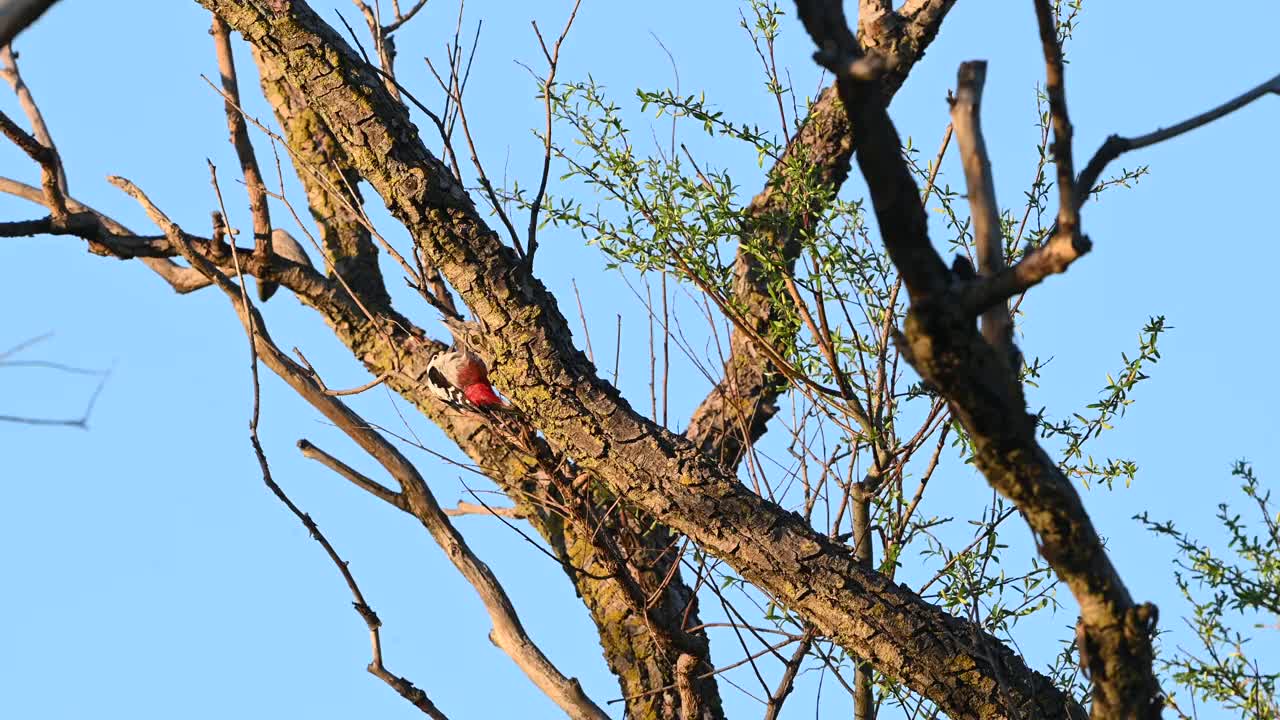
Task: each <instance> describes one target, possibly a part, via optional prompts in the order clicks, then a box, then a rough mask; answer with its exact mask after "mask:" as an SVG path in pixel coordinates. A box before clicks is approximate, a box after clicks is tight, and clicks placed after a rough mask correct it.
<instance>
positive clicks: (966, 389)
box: [797, 0, 1161, 718]
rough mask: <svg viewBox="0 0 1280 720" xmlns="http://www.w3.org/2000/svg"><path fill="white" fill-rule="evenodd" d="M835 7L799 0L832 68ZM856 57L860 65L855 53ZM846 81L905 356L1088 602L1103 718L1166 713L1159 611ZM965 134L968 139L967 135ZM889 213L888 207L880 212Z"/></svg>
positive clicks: (1071, 222)
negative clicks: (1131, 574) (1123, 574)
mask: <svg viewBox="0 0 1280 720" xmlns="http://www.w3.org/2000/svg"><path fill="white" fill-rule="evenodd" d="M833 4H834V3H833V2H831V0H827V1H826V2H824V1H823V0H809V1H806V0H797V6H798V8H799V9H800V11H801V13H802V17H803V18H805V24H806V27H808V28H809V29H810V32H811V33H813V34H814V40H815V42H816V43H817V44H818V46H819V47H820V48H822V49H823V50H822V51H821V52H820V53H819V55H820V59H821V60H826V61H828V62H833V60H832V53H831V51H830V50H829V49H830V48H831V47H833V46H836V47H837V48H838V52H846V51H845V49H844V48H842V47H839V43H838V40H833V39H832V38H839V37H840V36H841V34H840V32H839V29H832V28H830V27H828V26H827V25H825V24H824V22H827V21H830V19H831V18H833V17H835V16H836V12H837V10H838V8H833V7H832V6H833ZM1036 9H1037V15H1038V17H1039V19H1040V29H1041V38H1042V40H1044V42H1045V43H1046V45H1045V54H1046V58H1047V64H1048V66H1049V76H1050V81H1049V84H1050V98H1051V107H1052V111H1051V112H1052V114H1053V115H1054V127H1055V133H1056V137H1057V141H1058V147H1057V151H1056V153H1055V158H1056V159H1057V160H1058V162H1059V163H1060V165H1059V169H1060V177H1065V178H1066V182H1067V183H1068V188H1067V189H1066V190H1063V191H1062V192H1061V195H1062V198H1063V202H1064V203H1066V204H1067V205H1071V203H1072V200H1071V198H1072V197H1073V195H1072V191H1071V188H1070V183H1071V182H1072V177H1071V172H1070V170H1071V164H1070V163H1071V159H1070V124H1069V122H1068V121H1067V116H1066V106H1065V101H1064V100H1063V90H1062V78H1061V70H1062V68H1061V53H1060V51H1059V50H1058V48H1057V34H1056V33H1057V31H1056V22H1054V21H1053V19H1052V18H1048V23H1049V25H1050V27H1049V28H1048V29H1047V30H1046V27H1045V23H1046V17H1045V14H1046V13H1050V12H1051V10H1050V9H1049V7H1048V3H1047V2H1045V1H1044V0H1037V2H1036ZM824 18H825V20H824ZM845 32H847V30H846V31H845ZM1049 43H1052V47H1050V46H1049ZM849 54H852V55H853V56H854V57H855V58H856V55H857V53H856V50H854V51H852V53H849ZM833 65H834V66H836V67H845V66H847V63H846V62H845V61H844V60H840V58H839V56H837V57H836V58H835V62H833ZM838 83H839V87H840V88H841V91H842V98H844V99H845V104H846V108H847V110H848V112H849V115H850V119H851V121H852V122H853V125H854V128H855V130H856V131H857V137H858V138H859V147H858V150H857V152H858V160H859V166H860V167H861V168H862V170H863V175H864V176H865V177H866V180H867V184H868V186H869V188H870V191H871V194H872V198H873V201H875V204H876V207H877V219H878V220H879V222H880V227H881V232H882V235H883V236H884V243H885V246H886V248H887V250H888V251H889V255H890V257H891V258H892V260H893V262H894V265H895V266H896V267H897V268H898V270H899V272H900V273H901V275H902V277H903V278H904V281H905V283H906V285H907V288H908V291H909V292H910V294H911V307H910V309H909V311H908V314H907V319H906V324H905V327H904V331H903V333H902V334H901V335H900V347H901V348H902V350H903V354H904V355H905V356H906V357H907V358H908V360H909V361H910V362H911V364H912V365H913V367H915V368H916V370H917V371H918V372H919V373H920V375H921V377H922V378H923V379H924V380H925V381H926V382H927V383H929V384H930V385H932V386H933V387H934V388H936V389H937V391H938V392H939V393H940V394H941V395H942V396H943V397H945V398H946V399H947V400H948V401H949V402H950V404H951V407H952V411H953V413H954V415H955V417H956V418H957V419H958V420H959V421H960V422H961V424H962V425H963V426H964V428H965V430H966V431H967V432H968V433H969V436H970V439H971V440H972V442H973V444H974V454H975V460H976V464H977V466H978V468H979V469H980V470H981V471H982V472H983V474H984V475H985V476H986V478H987V480H988V481H989V482H990V483H991V485H992V486H993V487H995V488H996V489H997V490H998V491H999V492H1000V493H1001V494H1003V495H1004V496H1006V497H1008V498H1010V499H1011V500H1012V501H1013V502H1014V504H1015V505H1016V506H1017V507H1018V509H1019V510H1020V511H1021V512H1022V514H1023V515H1024V517H1025V518H1026V520H1027V522H1028V524H1029V525H1030V526H1031V529H1032V530H1033V531H1034V532H1035V534H1036V537H1037V540H1038V541H1039V545H1040V551H1041V553H1042V554H1043V555H1044V557H1045V558H1046V559H1047V560H1048V562H1049V564H1050V565H1051V566H1052V567H1053V569H1054V570H1055V572H1056V573H1057V574H1058V576H1059V577H1060V578H1062V579H1063V580H1064V581H1065V582H1066V583H1067V585H1068V586H1069V587H1070V588H1071V591H1072V593H1073V594H1074V595H1075V597H1076V600H1077V601H1078V602H1079V604H1080V608H1081V617H1082V620H1081V622H1082V624H1083V627H1084V629H1085V632H1084V635H1085V636H1086V637H1087V638H1088V641H1089V644H1090V646H1091V648H1090V650H1091V652H1090V653H1089V656H1090V657H1091V658H1092V660H1091V662H1090V663H1089V669H1090V671H1091V674H1092V679H1093V686H1094V690H1095V694H1094V698H1093V708H1092V712H1093V715H1094V717H1097V718H1103V717H1106V718H1111V717H1132V718H1149V717H1158V716H1159V711H1160V704H1161V703H1160V700H1159V697H1160V695H1159V688H1158V686H1157V684H1156V681H1155V677H1154V675H1153V674H1152V671H1151V660H1152V650H1151V637H1152V633H1153V632H1154V628H1155V619H1156V612H1155V608H1154V607H1153V606H1151V605H1149V604H1144V605H1137V604H1135V603H1134V602H1133V600H1132V598H1131V597H1130V596H1129V593H1128V590H1126V589H1125V586H1124V583H1123V581H1122V580H1121V578H1120V576H1119V574H1118V573H1117V571H1116V569H1115V567H1114V566H1113V565H1112V564H1111V561H1110V559H1109V558H1108V556H1107V553H1106V550H1105V549H1104V548H1103V545H1102V541H1101V539H1100V538H1099V537H1098V534H1097V532H1096V531H1095V529H1094V527H1093V524H1092V523H1091V521H1090V520H1089V516H1088V514H1087V513H1086V512H1085V510H1084V506H1083V504H1082V503H1081V501H1080V497H1079V495H1078V494H1077V492H1076V490H1075V488H1074V486H1072V484H1071V482H1070V480H1069V479H1068V478H1067V477H1065V476H1064V475H1063V473H1062V471H1061V469H1060V468H1059V467H1058V465H1057V464H1056V463H1055V462H1053V460H1052V459H1050V458H1049V456H1048V454H1047V453H1045V451H1044V450H1043V449H1042V448H1041V447H1040V446H1039V444H1038V443H1037V441H1036V431H1037V427H1036V420H1035V417H1034V416H1033V415H1030V414H1028V413H1027V411H1026V401H1025V398H1024V397H1023V394H1022V386H1021V383H1020V382H1019V380H1018V376H1017V371H1018V368H1015V367H1013V366H1012V364H1011V363H1009V362H1008V361H1007V360H1006V359H1005V358H1002V357H1001V353H1000V351H998V350H997V349H996V348H994V347H992V345H991V344H989V343H988V342H986V341H985V340H983V338H982V337H980V336H979V335H978V333H977V332H976V329H975V327H974V322H973V320H974V316H973V314H970V311H971V310H972V307H970V306H966V305H965V304H964V303H962V302H958V301H957V300H958V299H959V298H957V297H955V296H954V295H961V294H962V283H961V282H956V280H963V279H964V278H963V277H961V278H955V277H953V276H951V275H950V273H948V272H947V271H946V270H945V269H942V270H939V268H940V266H941V260H940V258H938V256H937V254H936V252H934V251H933V249H932V246H931V245H930V244H929V238H928V236H927V229H926V227H925V226H924V225H923V223H921V222H920V221H919V218H920V216H921V214H922V213H923V206H922V205H921V204H920V202H919V200H918V199H916V198H913V199H912V202H911V203H910V204H908V203H907V199H906V198H907V192H906V189H905V188H904V183H903V180H902V178H903V177H904V176H905V172H906V168H905V163H904V162H903V161H902V159H901V157H900V156H898V155H897V149H898V147H899V145H898V138H897V134H896V132H895V131H894V129H893V126H892V123H891V122H890V121H889V119H888V115H887V114H886V113H885V111H884V104H883V101H882V100H881V98H880V95H879V93H877V92H875V89H874V83H873V82H864V81H859V80H857V79H855V78H853V77H851V76H849V75H848V74H846V75H844V76H842V77H841V78H840V79H839V81H838ZM956 129H957V133H959V131H960V128H959V127H957V128H956ZM890 149H891V150H890ZM864 154H865V155H866V156H867V157H865V158H864ZM889 163H893V164H894V165H896V166H897V167H891V166H889ZM971 187H972V183H971ZM878 197H883V198H885V199H886V200H894V199H897V198H901V199H902V202H901V203H891V202H883V203H882V202H881V201H880V200H877V198H878ZM991 201H992V203H993V202H994V198H992V199H991ZM882 206H883V208H884V210H885V212H881V207H882ZM1077 211H1078V208H1075V207H1065V208H1062V209H1061V211H1060V214H1059V218H1060V220H1059V222H1060V225H1061V226H1062V227H1060V228H1059V229H1058V232H1057V233H1056V234H1055V236H1054V240H1053V241H1052V242H1056V243H1057V244H1058V247H1060V248H1063V247H1065V248H1066V251H1074V250H1075V249H1076V245H1075V244H1074V242H1073V241H1074V239H1075V238H1078V237H1079V232H1078V230H1079V228H1078V220H1077V218H1078V212H1077ZM1064 252H1065V251H1064ZM913 288H914V289H913Z"/></svg>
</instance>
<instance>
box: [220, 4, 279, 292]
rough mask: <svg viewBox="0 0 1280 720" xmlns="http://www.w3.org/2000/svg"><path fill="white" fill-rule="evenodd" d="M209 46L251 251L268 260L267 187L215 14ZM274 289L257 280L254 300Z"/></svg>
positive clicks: (227, 37) (226, 34) (224, 31)
mask: <svg viewBox="0 0 1280 720" xmlns="http://www.w3.org/2000/svg"><path fill="white" fill-rule="evenodd" d="M210 34H211V35H213V47H214V51H215V54H216V55H217V57H218V72H219V74H220V75H221V76H222V90H223V92H225V93H226V96H227V100H226V102H225V103H224V104H223V105H224V109H225V111H226V114H227V130H228V131H229V132H230V134H231V145H232V147H234V148H235V151H236V157H237V158H238V159H239V160H240V170H241V172H242V173H243V174H244V185H245V190H246V191H247V192H248V193H249V213H250V214H251V215H252V216H253V252H254V255H256V256H258V257H259V258H260V259H261V260H263V261H268V262H269V261H270V258H271V240H272V238H271V210H270V208H269V207H268V206H267V187H266V185H265V184H264V183H263V182H262V173H261V171H259V170H258V158H257V156H255V155H254V153H253V143H252V142H251V141H250V140H249V128H248V127H247V126H246V125H245V122H244V117H243V116H242V115H241V114H240V82H239V80H237V79H236V62H235V57H234V55H233V54H232V52H231V28H229V27H227V23H226V22H224V21H223V20H222V19H220V18H219V17H218V16H217V15H214V16H213V27H212V29H211V30H210ZM277 287H278V286H277V285H276V284H275V283H273V282H271V281H269V280H262V279H261V278H259V280H258V298H259V299H260V300H262V301H263V302H266V301H267V300H268V299H270V298H271V296H272V295H273V294H275V291H276V288H277Z"/></svg>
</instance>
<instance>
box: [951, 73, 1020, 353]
mask: <svg viewBox="0 0 1280 720" xmlns="http://www.w3.org/2000/svg"><path fill="white" fill-rule="evenodd" d="M986 79H987V63H986V61H984V60H975V61H973V62H966V63H961V64H960V70H959V73H958V79H957V83H956V94H955V97H954V99H953V100H952V103H951V126H952V127H953V128H954V129H955V134H956V141H957V142H958V143H959V145H960V159H961V163H962V165H963V166H964V179H965V185H966V186H967V187H968V190H969V215H970V217H972V218H973V239H974V244H975V245H977V254H978V276H979V277H991V276H993V275H996V274H997V273H999V272H1000V271H1001V270H1003V269H1004V236H1003V234H1002V233H1001V231H1000V206H999V204H998V203H997V202H996V186H995V179H994V177H993V176H992V172H991V159H990V158H989V157H988V156H987V144H986V141H985V140H984V139H983V137H982V123H981V118H980V110H981V105H982V86H983V85H984V84H985V83H986ZM980 322H981V326H982V336H983V337H985V338H986V339H987V342H989V343H991V346H992V347H994V348H996V349H1000V350H1004V349H1007V348H1010V347H1011V345H1012V344H1013V321H1012V319H1011V318H1010V317H1009V307H1008V304H1007V303H1005V304H996V305H992V306H991V307H990V308H987V309H986V310H984V311H983V313H982V317H981V319H980Z"/></svg>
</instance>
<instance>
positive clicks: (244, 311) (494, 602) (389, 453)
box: [109, 177, 608, 720]
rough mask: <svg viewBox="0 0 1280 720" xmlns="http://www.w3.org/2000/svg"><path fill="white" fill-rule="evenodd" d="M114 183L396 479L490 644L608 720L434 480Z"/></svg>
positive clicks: (272, 359)
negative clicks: (479, 609)
mask: <svg viewBox="0 0 1280 720" xmlns="http://www.w3.org/2000/svg"><path fill="white" fill-rule="evenodd" d="M109 180H110V182H111V183H112V184H113V185H115V186H117V187H119V188H120V189H121V190H123V191H124V192H126V193H128V194H129V195H130V196H132V197H133V198H134V199H135V200H137V201H138V203H139V204H140V205H142V206H143V209H144V210H145V211H146V213H147V216H148V217H150V218H151V219H152V221H153V222H155V223H156V224H157V225H158V226H159V227H160V228H161V229H162V230H163V231H164V233H165V236H166V237H167V238H168V239H169V241H170V242H172V243H173V244H174V245H175V246H177V247H178V248H179V249H180V251H181V252H182V255H183V257H184V258H185V259H186V260H187V262H189V263H190V264H191V266H192V267H194V268H196V269H198V270H199V271H200V272H202V273H204V274H205V275H206V276H207V277H209V279H210V280H212V281H213V283H214V284H215V285H217V286H218V288H219V289H221V290H222V291H223V293H225V294H226V295H227V296H228V297H229V298H230V299H231V301H232V305H233V306H234V307H235V309H236V312H237V314H238V315H239V316H240V319H241V322H242V323H243V324H244V325H245V329H246V331H247V332H249V333H250V334H251V335H252V337H253V342H254V347H255V349H256V351H257V354H258V357H259V358H261V359H262V361H263V362H264V363H265V364H266V365H267V367H269V368H271V370H272V371H273V372H275V373H276V374H277V375H279V376H280V378H281V379H282V380H284V381H285V382H286V383H287V384H288V385H289V386H290V387H291V388H293V390H294V392H296V393H298V394H299V395H300V396H302V398H303V399H304V400H306V401H307V402H308V403H310V404H311V406H312V407H314V408H315V409H317V410H319V411H320V413H321V414H323V415H324V416H325V417H326V418H328V419H329V420H330V421H331V422H333V423H334V424H335V425H337V426H338V428H339V429H341V430H342V431H343V432H345V433H346V434H347V436H348V437H350V438H351V439H352V440H354V441H355V442H356V444H357V445H359V446H360V447H361V448H362V449H363V450H364V451H365V452H367V453H368V454H369V455H370V456H372V457H373V458H374V459H375V460H377V461H378V463H379V464H380V465H382V467H383V468H384V469H385V470H386V471H387V473H388V474H390V475H391V476H392V477H393V478H395V480H396V482H397V483H399V485H400V493H401V494H402V495H403V496H404V498H405V502H406V504H407V505H408V508H409V512H410V513H411V514H412V515H413V516H414V517H416V518H418V520H419V521H420V522H421V523H422V525H423V527H424V528H426V530H427V531H428V532H429V533H430V534H431V536H432V538H433V539H435V541H436V543H437V544H439V545H440V547H441V549H442V550H444V552H445V555H446V556H448V558H449V560H450V561H451V562H452V563H453V564H454V566H455V567H457V568H458V571H459V572H460V573H461V574H462V576H463V577H465V578H466V579H467V581H468V582H470V583H471V585H472V587H473V588H475V590H476V593H477V594H478V595H479V596H480V599H481V601H482V602H483V603H484V605H485V609H486V610H487V611H488V613H489V618H490V620H491V621H492V622H493V631H492V632H491V633H490V636H489V637H490V639H491V640H492V641H493V643H494V644H495V645H497V646H498V647H499V648H501V649H502V650H503V651H504V652H506V653H507V654H508V655H509V656H510V657H511V658H512V659H513V660H514V661H515V662H516V664H517V665H519V666H520V668H521V669H522V670H524V672H525V674H526V675H528V676H529V679H530V680H532V681H533V682H534V684H535V685H537V686H538V687H539V689H541V690H542V691H543V692H544V693H546V694H547V696H548V697H550V698H551V699H552V701H554V702H555V703H556V704H557V705H559V706H560V708H561V709H562V710H564V711H565V712H566V713H567V714H568V715H569V716H570V717H572V718H579V719H589V720H606V719H607V717H608V716H607V715H605V714H604V712H603V711H602V710H600V708H599V707H598V706H596V705H595V703H593V702H591V700H590V699H589V698H587V697H586V695H585V694H584V693H583V692H582V687H581V686H580V685H579V684H578V681H577V680H575V679H572V678H567V677H565V676H564V675H562V674H561V673H560V671H559V670H557V669H556V668H555V666H553V665H552V664H551V662H550V661H549V660H548V659H547V658H546V656H545V655H543V653H542V651H541V650H540V649H539V648H538V646H537V645H535V644H534V643H533V641H532V640H531V639H530V638H529V636H528V634H527V633H526V632H525V630H524V627H523V625H522V624H521V623H520V619H519V617H518V615H517V614H516V610H515V607H514V606H513V605H512V604H511V600H510V598H508V597H507V594H506V591H504V590H503V588H502V585H501V584H500V583H499V582H498V579H497V577H495V576H494V575H493V572H492V571H491V570H490V569H489V567H488V566H487V565H485V564H484V562H482V561H481V560H480V559H479V558H477V557H476V556H475V554H474V553H473V552H472V551H471V549H470V547H469V546H468V545H467V543H466V540H465V539H463V537H462V535H461V534H460V533H458V531H457V530H456V529H455V528H454V527H453V525H452V523H450V522H449V519H448V517H447V516H446V515H445V514H444V511H443V510H442V509H441V507H440V505H439V503H437V502H436V499H435V496H434V495H433V494H432V492H431V490H430V488H429V486H428V485H427V482H426V480H425V479H423V477H422V476H421V475H420V474H419V473H418V470H417V468H415V467H414V466H413V464H412V463H410V462H409V460H408V458H406V457H405V456H404V455H403V454H401V453H400V451H399V450H398V449H396V447H395V446H394V445H392V444H391V443H389V442H387V441H386V440H385V439H384V438H383V437H382V436H381V435H379V434H378V433H377V432H375V431H374V430H373V429H371V426H370V425H369V424H368V423H367V422H365V420H364V419H363V418H361V417H360V416H359V415H357V414H356V413H354V412H353V411H352V410H351V409H350V408H348V407H347V406H346V404H344V403H343V402H342V401H341V400H339V399H337V398H336V397H333V396H330V395H328V394H326V393H325V392H324V390H323V389H322V388H321V387H320V386H319V385H318V384H317V383H316V382H315V381H314V380H313V379H312V378H311V376H310V374H309V373H307V371H306V369H305V368H303V367H301V366H299V365H298V364H297V363H295V362H294V361H293V360H291V359H290V358H289V357H288V356H287V355H285V354H284V353H283V352H282V351H281V350H280V349H279V348H278V347H277V346H276V345H275V343H274V342H273V341H272V340H271V338H270V336H269V335H268V334H267V331H266V327H265V326H264V324H263V321H262V316H261V315H259V314H258V311H257V310H256V309H255V308H253V307H252V306H249V305H247V304H242V303H241V302H239V301H240V299H241V298H240V294H239V293H238V292H237V290H236V288H235V287H234V285H232V283H231V281H230V280H229V279H228V278H227V277H226V276H225V275H223V274H222V272H221V271H219V270H218V269H217V268H216V267H215V266H214V265H213V264H212V263H210V262H209V261H208V260H207V259H205V258H204V257H203V256H202V255H200V254H199V253H197V252H196V251H195V250H194V248H193V247H192V246H191V245H190V244H189V243H188V242H187V240H186V237H187V236H186V235H185V234H184V233H183V232H182V230H181V229H180V228H179V227H178V226H177V225H175V224H174V223H173V222H172V221H170V220H169V218H167V217H166V216H165V215H164V213H162V212H161V211H160V210H159V209H158V208H157V207H156V206H155V205H154V204H152V203H151V201H150V200H149V199H148V198H147V196H146V195H145V194H143V193H142V191H141V190H139V189H138V188H137V187H136V186H135V185H133V183H131V182H129V181H128V180H126V179H124V178H120V177H112V178H109Z"/></svg>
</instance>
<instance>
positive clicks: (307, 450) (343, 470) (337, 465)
mask: <svg viewBox="0 0 1280 720" xmlns="http://www.w3.org/2000/svg"><path fill="white" fill-rule="evenodd" d="M298 449H299V450H301V451H302V456H303V457H307V458H311V459H312V460H315V461H317V462H319V463H320V464H321V465H324V466H325V467H327V468H329V469H330V470H332V471H334V472H335V473H337V474H339V475H341V476H342V477H344V478H346V479H348V480H350V481H351V483H352V484H353V485H355V486H356V487H358V488H360V489H361V490H364V491H365V492H367V493H369V494H370V495H372V496H374V497H376V498H378V499H379V500H381V501H383V502H385V503H388V504H390V505H392V506H394V507H397V508H399V509H401V510H407V509H408V504H407V503H406V502H405V499H404V496H403V495H401V494H400V493H398V492H396V491H395V490H392V489H391V488H389V487H387V486H386V485H383V484H382V483H380V482H378V481H376V480H370V479H369V478H368V477H366V476H365V475H364V474H362V473H360V472H359V471H357V470H355V469H354V468H352V467H351V466H350V465H347V464H346V463H344V462H342V461H341V460H339V459H338V458H336V457H334V456H332V455H330V454H329V453H327V452H325V451H324V450H321V449H320V448H318V447H316V446H315V445H312V444H311V441H310V440H307V439H306V438H303V439H302V440H299V441H298Z"/></svg>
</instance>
